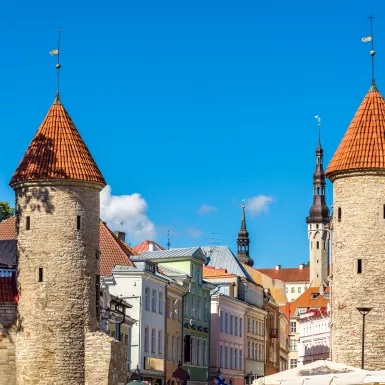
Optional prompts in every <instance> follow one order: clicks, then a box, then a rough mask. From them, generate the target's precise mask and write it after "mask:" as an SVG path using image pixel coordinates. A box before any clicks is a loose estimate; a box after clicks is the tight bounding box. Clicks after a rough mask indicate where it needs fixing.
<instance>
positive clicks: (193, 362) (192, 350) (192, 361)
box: [191, 338, 196, 365]
mask: <svg viewBox="0 0 385 385" xmlns="http://www.w3.org/2000/svg"><path fill="white" fill-rule="evenodd" d="M195 358H196V356H195V338H191V363H192V364H193V365H195Z"/></svg>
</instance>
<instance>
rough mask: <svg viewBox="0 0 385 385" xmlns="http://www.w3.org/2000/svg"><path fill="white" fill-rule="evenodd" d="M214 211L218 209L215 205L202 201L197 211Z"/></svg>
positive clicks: (202, 213)
mask: <svg viewBox="0 0 385 385" xmlns="http://www.w3.org/2000/svg"><path fill="white" fill-rule="evenodd" d="M216 211H218V209H217V208H216V207H215V206H209V205H205V204H204V203H202V204H201V207H199V209H198V213H199V214H201V215H205V214H209V213H215V212H216Z"/></svg>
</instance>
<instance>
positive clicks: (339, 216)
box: [338, 207, 342, 222]
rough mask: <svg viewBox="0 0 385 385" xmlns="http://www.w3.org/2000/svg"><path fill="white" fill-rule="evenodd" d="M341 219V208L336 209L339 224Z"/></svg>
mask: <svg viewBox="0 0 385 385" xmlns="http://www.w3.org/2000/svg"><path fill="white" fill-rule="evenodd" d="M341 219H342V210H341V207H338V222H341Z"/></svg>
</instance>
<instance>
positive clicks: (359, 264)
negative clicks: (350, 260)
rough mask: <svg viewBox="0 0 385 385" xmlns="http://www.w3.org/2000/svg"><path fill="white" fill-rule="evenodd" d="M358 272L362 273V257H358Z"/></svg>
mask: <svg viewBox="0 0 385 385" xmlns="http://www.w3.org/2000/svg"><path fill="white" fill-rule="evenodd" d="M357 274H362V259H357Z"/></svg>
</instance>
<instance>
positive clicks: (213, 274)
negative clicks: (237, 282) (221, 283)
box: [203, 266, 236, 278]
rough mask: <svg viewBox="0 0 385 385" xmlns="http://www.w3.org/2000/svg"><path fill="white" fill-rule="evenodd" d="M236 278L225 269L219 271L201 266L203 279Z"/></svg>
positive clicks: (218, 269)
mask: <svg viewBox="0 0 385 385" xmlns="http://www.w3.org/2000/svg"><path fill="white" fill-rule="evenodd" d="M230 277H236V275H235V274H230V273H228V272H227V270H226V269H220V268H216V267H212V266H203V278H230Z"/></svg>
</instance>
